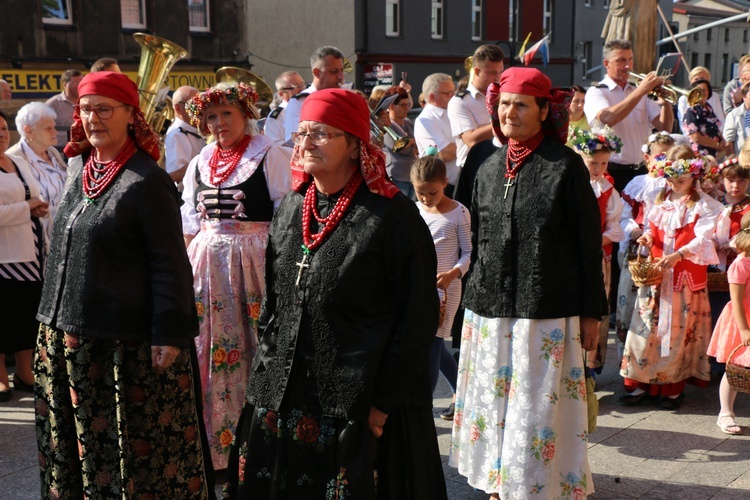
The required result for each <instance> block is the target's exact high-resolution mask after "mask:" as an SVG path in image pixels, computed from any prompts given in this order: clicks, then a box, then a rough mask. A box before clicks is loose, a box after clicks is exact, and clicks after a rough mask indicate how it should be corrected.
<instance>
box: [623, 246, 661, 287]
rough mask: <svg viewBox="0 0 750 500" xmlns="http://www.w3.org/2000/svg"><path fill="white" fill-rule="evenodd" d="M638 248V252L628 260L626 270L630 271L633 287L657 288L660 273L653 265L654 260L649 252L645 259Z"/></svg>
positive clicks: (659, 281)
mask: <svg viewBox="0 0 750 500" xmlns="http://www.w3.org/2000/svg"><path fill="white" fill-rule="evenodd" d="M642 248H643V247H642V246H640V247H638V251H637V252H636V255H635V257H634V258H632V259H630V260H628V268H629V269H630V275H631V276H632V278H633V283H635V286H638V287H642V286H658V285H659V284H660V283H661V278H662V271H661V269H658V268H657V267H656V266H655V265H654V258H653V255H652V254H651V250H649V252H648V256H647V257H645V256H644V255H643V252H641V249H642Z"/></svg>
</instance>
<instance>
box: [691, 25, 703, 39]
mask: <svg viewBox="0 0 750 500" xmlns="http://www.w3.org/2000/svg"><path fill="white" fill-rule="evenodd" d="M693 28H696V26H693ZM691 29H692V28H691ZM700 39H701V32H700V31H696V32H695V33H693V40H695V41H698V40H700Z"/></svg>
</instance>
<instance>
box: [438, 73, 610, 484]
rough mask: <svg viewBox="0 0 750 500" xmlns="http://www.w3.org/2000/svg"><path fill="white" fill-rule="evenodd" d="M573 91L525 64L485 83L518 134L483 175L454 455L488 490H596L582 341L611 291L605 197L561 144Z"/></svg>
mask: <svg viewBox="0 0 750 500" xmlns="http://www.w3.org/2000/svg"><path fill="white" fill-rule="evenodd" d="M571 97H572V92H571V91H568V90H553V89H552V88H551V82H550V80H549V78H547V77H546V76H545V75H544V74H543V73H541V72H540V71H539V70H537V69H533V68H524V67H513V68H510V69H507V70H505V72H503V75H502V78H501V80H500V84H499V85H498V84H496V83H493V84H491V85H490V86H489V88H488V91H487V107H488V109H489V111H490V114H491V115H492V123H493V128H495V134H496V135H497V136H500V134H501V133H502V134H503V135H505V137H507V138H508V144H507V146H503V147H502V148H500V149H499V150H498V151H497V152H495V153H494V154H493V155H492V156H491V157H490V158H488V159H487V160H486V161H485V162H484V163H483V164H482V166H481V167H480V169H479V172H478V173H477V177H476V180H475V183H474V190H473V196H472V204H471V210H470V212H471V232H472V243H473V246H474V248H473V251H472V259H471V262H472V267H471V268H470V270H469V273H468V276H469V277H468V281H467V285H466V291H465V294H464V305H465V307H466V314H465V317H464V327H463V339H462V342H461V356H460V360H459V373H458V388H457V393H456V410H455V417H454V420H453V445H452V447H451V456H450V464H451V465H452V466H454V467H458V471H459V473H460V474H462V475H464V476H466V477H467V478H468V481H469V484H470V485H472V486H474V487H475V488H478V489H481V490H484V491H486V492H488V493H490V494H491V497H490V498H532V497H534V496H535V495H539V498H583V497H585V496H586V494H590V493H592V492H593V484H592V480H591V473H590V472H589V466H588V460H587V456H586V448H587V444H586V434H587V432H588V420H587V408H586V385H585V380H584V365H583V355H582V351H581V347H582V346H583V347H584V348H585V349H587V350H591V349H593V348H595V347H596V342H597V339H598V335H599V334H598V328H599V319H600V318H601V317H602V316H603V315H604V314H605V312H606V299H605V296H604V284H603V278H602V271H601V260H602V250H601V241H602V238H601V223H600V221H599V208H598V205H597V202H596V198H595V197H594V193H593V191H592V190H591V186H590V185H589V175H588V171H587V170H586V167H585V166H584V164H583V161H582V160H581V157H580V156H579V155H577V154H576V153H575V152H574V151H573V150H571V149H570V148H567V147H566V146H565V145H564V144H565V140H566V138H567V137H566V136H567V130H568V104H569V102H570V98H571Z"/></svg>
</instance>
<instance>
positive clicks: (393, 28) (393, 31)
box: [385, 0, 401, 36]
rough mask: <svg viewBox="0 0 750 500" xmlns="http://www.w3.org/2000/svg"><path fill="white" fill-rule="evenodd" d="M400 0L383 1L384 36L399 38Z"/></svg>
mask: <svg viewBox="0 0 750 500" xmlns="http://www.w3.org/2000/svg"><path fill="white" fill-rule="evenodd" d="M400 23H401V0H385V36H399V35H400V34H401V30H400V29H399V24H400Z"/></svg>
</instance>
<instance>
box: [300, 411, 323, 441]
mask: <svg viewBox="0 0 750 500" xmlns="http://www.w3.org/2000/svg"><path fill="white" fill-rule="evenodd" d="M318 436H320V427H318V422H316V421H315V420H314V419H312V418H309V417H302V418H300V419H299V422H298V423H297V438H298V439H299V440H300V441H303V442H305V443H314V442H316V441H317V440H318Z"/></svg>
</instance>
